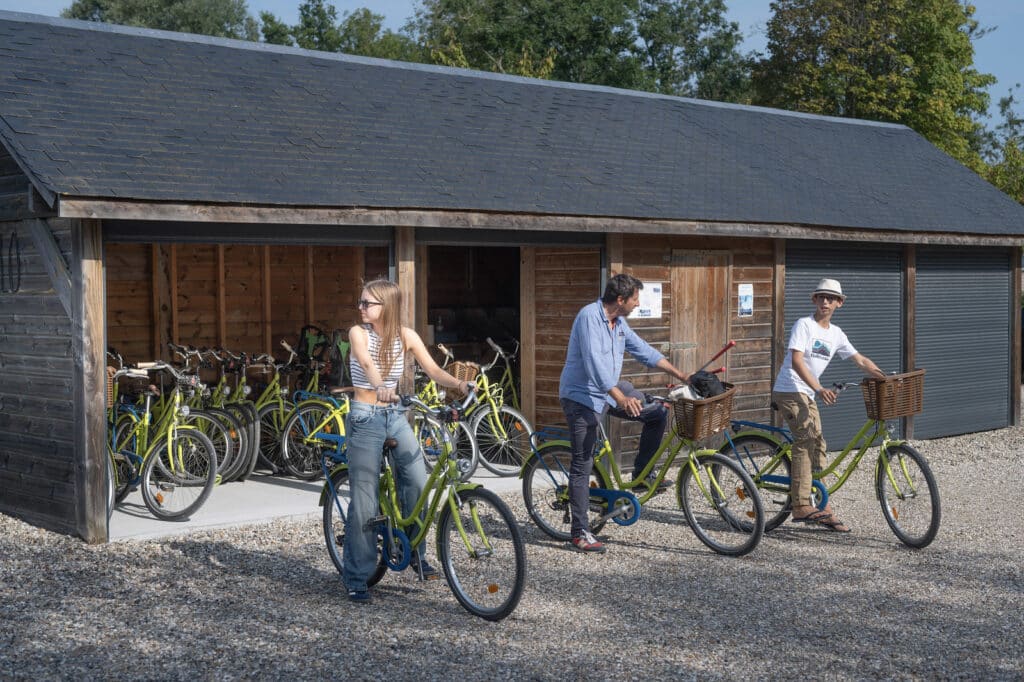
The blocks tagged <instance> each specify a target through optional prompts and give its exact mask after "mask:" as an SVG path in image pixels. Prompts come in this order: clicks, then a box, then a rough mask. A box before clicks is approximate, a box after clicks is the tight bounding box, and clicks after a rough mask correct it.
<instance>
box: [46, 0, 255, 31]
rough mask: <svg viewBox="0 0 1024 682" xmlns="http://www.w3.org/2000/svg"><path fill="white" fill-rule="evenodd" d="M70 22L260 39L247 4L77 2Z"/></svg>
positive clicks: (223, 0) (219, 0)
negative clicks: (91, 22)
mask: <svg viewBox="0 0 1024 682" xmlns="http://www.w3.org/2000/svg"><path fill="white" fill-rule="evenodd" d="M61 16H62V17H64V18H66V19H84V20H86V21H102V22H106V23H111V24H122V25H125V26H142V27H146V28H156V29H162V30H165V31H180V32H183V33H198V34H202V35H208V36H218V37H221V38H239V39H243V40H257V39H259V25H258V23H257V21H256V19H254V18H253V17H252V15H250V14H249V10H248V8H247V6H246V4H245V0H75V1H74V2H73V3H72V4H71V6H70V7H68V8H67V9H66V10H64V11H63V12H61Z"/></svg>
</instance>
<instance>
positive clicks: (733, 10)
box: [0, 0, 1024, 114]
mask: <svg viewBox="0 0 1024 682" xmlns="http://www.w3.org/2000/svg"><path fill="white" fill-rule="evenodd" d="M567 1H571V0H567ZM71 2H72V0H0V9H4V10H11V11H15V12H31V13H34V14H44V15H47V16H59V15H60V12H61V10H62V9H64V8H66V7H68V6H70V5H71ZM300 3H301V0H247V4H248V6H249V11H250V12H251V13H252V14H253V15H254V16H259V13H260V12H263V11H266V12H270V13H271V14H274V15H275V16H277V18H278V19H281V20H282V21H284V22H285V23H286V24H295V23H297V22H298V14H299V13H298V7H299V4H300ZM331 4H333V5H334V6H335V7H336V8H337V9H338V13H339V16H340V15H341V14H342V13H343V12H346V11H349V12H351V11H352V10H355V9H357V8H360V7H369V8H370V9H371V10H373V11H374V12H375V13H377V14H381V15H383V16H384V18H385V26H386V27H387V28H390V29H392V30H398V29H400V28H401V27H402V25H403V24H404V23H405V20H406V19H407V18H409V17H411V16H412V15H413V7H414V6H415V4H416V0H331ZM973 4H974V6H975V8H976V9H975V13H974V17H975V19H977V20H978V21H979V23H980V24H981V25H982V26H983V27H989V28H995V30H994V31H992V32H991V33H989V34H988V35H986V36H984V37H982V38H981V39H980V40H978V41H976V42H975V43H974V50H975V54H974V65H975V67H976V68H977V69H978V70H979V71H981V72H982V73H990V74H992V75H994V76H995V77H996V79H997V81H996V84H995V85H993V86H992V87H991V88H989V94H990V95H991V98H992V107H991V110H990V111H991V112H992V113H993V114H994V113H996V112H998V109H997V103H998V101H999V98H1000V97H1003V96H1005V95H1006V94H1007V92H1008V91H1009V89H1010V88H1011V87H1012V86H1013V85H1014V84H1016V83H1024V45H1022V39H1021V38H1022V36H1024V0H973ZM769 5H770V0H726V6H727V7H728V8H729V9H728V12H727V16H728V18H729V19H730V20H732V21H735V22H736V23H738V24H739V26H740V30H741V31H742V32H743V35H744V37H745V41H744V45H743V51H744V52H747V51H750V50H756V51H763V50H764V47H765V42H766V40H765V24H766V23H767V21H768V17H769V16H770V15H771V10H770V9H769ZM1022 94H1024V93H1022ZM1021 98H1022V97H1018V99H1021Z"/></svg>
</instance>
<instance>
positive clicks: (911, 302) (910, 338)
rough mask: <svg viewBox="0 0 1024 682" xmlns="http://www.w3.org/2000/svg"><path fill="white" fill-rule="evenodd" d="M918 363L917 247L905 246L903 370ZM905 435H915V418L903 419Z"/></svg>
mask: <svg viewBox="0 0 1024 682" xmlns="http://www.w3.org/2000/svg"><path fill="white" fill-rule="evenodd" d="M916 365H917V247H916V246H914V245H913V244H905V245H904V246H903V370H904V371H905V372H909V371H910V370H912V369H916ZM903 437H904V438H913V437H914V418H913V417H912V416H911V417H906V418H904V420H903Z"/></svg>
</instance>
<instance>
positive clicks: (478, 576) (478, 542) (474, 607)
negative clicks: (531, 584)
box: [437, 488, 526, 621]
mask: <svg viewBox="0 0 1024 682" xmlns="http://www.w3.org/2000/svg"><path fill="white" fill-rule="evenodd" d="M458 495H459V500H460V504H458V505H453V504H451V503H447V504H445V506H444V509H442V510H441V514H440V516H439V517H438V521H437V556H438V560H439V561H440V562H441V567H442V568H443V569H444V574H445V577H446V578H447V580H448V587H450V588H451V590H452V593H453V594H454V595H455V598H456V599H458V600H459V603H460V604H462V606H463V607H464V608H465V609H466V610H467V611H469V612H470V613H472V614H473V615H474V616H479V617H481V618H483V619H485V620H491V621H498V620H501V619H502V618H505V617H506V616H508V615H509V614H510V613H512V611H514V610H515V608H516V606H517V605H518V604H519V600H520V599H521V598H522V596H523V587H524V585H525V583H526V548H525V547H524V546H523V538H522V537H521V536H520V534H519V526H517V525H516V520H515V518H514V517H513V516H512V512H511V510H509V508H508V506H507V505H506V504H505V503H504V502H502V500H501V498H499V497H498V496H497V495H495V494H494V493H492V492H491V491H490V490H487V489H486V488H474V489H471V490H464V491H461V492H460V493H459V494H458ZM453 507H454V510H453Z"/></svg>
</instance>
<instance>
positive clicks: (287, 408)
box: [258, 400, 295, 474]
mask: <svg viewBox="0 0 1024 682" xmlns="http://www.w3.org/2000/svg"><path fill="white" fill-rule="evenodd" d="M294 409H295V405H294V404H293V403H292V402H291V401H287V400H286V401H285V402H284V406H283V408H282V407H278V405H277V403H270V404H269V405H264V406H263V407H262V408H260V410H259V412H258V416H259V419H260V443H259V449H260V456H261V457H262V458H263V459H264V465H265V466H267V468H268V469H270V472H271V473H274V474H276V473H278V472H280V470H281V469H283V468H284V462H282V461H281V434H282V433H284V425H285V422H287V421H288V417H289V416H291V413H292V411H293V410H294Z"/></svg>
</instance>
